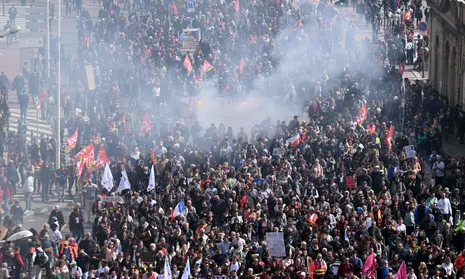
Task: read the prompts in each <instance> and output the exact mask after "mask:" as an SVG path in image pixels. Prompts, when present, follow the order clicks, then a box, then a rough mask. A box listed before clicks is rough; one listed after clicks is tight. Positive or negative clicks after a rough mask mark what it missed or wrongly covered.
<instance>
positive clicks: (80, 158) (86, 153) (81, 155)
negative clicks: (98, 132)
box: [74, 143, 95, 177]
mask: <svg viewBox="0 0 465 279" xmlns="http://www.w3.org/2000/svg"><path fill="white" fill-rule="evenodd" d="M74 161H75V162H76V166H77V168H78V173H77V174H78V177H80V176H81V174H82V171H83V170H84V165H87V166H88V167H89V166H91V165H92V161H95V158H94V145H93V144H92V143H91V144H89V145H87V146H86V147H84V148H83V149H82V150H81V151H79V152H78V153H77V154H76V155H75V156H74Z"/></svg>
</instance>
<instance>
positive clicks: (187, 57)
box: [182, 54, 193, 75]
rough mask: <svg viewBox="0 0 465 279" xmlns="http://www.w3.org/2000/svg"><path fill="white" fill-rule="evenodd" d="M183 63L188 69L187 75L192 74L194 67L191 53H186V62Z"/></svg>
mask: <svg viewBox="0 0 465 279" xmlns="http://www.w3.org/2000/svg"><path fill="white" fill-rule="evenodd" d="M182 64H183V65H184V68H186V70H187V75H190V74H191V72H192V70H193V67H192V63H191V59H190V58H189V55H187V54H186V57H185V58H184V62H183V63H182Z"/></svg>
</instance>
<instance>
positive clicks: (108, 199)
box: [102, 196, 124, 204]
mask: <svg viewBox="0 0 465 279" xmlns="http://www.w3.org/2000/svg"><path fill="white" fill-rule="evenodd" d="M102 201H103V202H113V203H120V204H124V199H123V197H119V196H114V197H111V196H110V197H103V198H102Z"/></svg>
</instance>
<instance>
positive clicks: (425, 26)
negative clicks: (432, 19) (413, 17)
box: [418, 21, 428, 32]
mask: <svg viewBox="0 0 465 279" xmlns="http://www.w3.org/2000/svg"><path fill="white" fill-rule="evenodd" d="M418 30H420V31H422V32H425V31H426V30H428V23H426V22H424V21H422V22H420V23H419V24H418Z"/></svg>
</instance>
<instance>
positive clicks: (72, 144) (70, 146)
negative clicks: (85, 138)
mask: <svg viewBox="0 0 465 279" xmlns="http://www.w3.org/2000/svg"><path fill="white" fill-rule="evenodd" d="M77 138H78V128H76V131H74V134H72V135H71V136H69V137H68V139H67V140H66V143H67V148H66V149H67V150H68V151H71V150H72V149H73V148H75V147H76V143H77Z"/></svg>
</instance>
